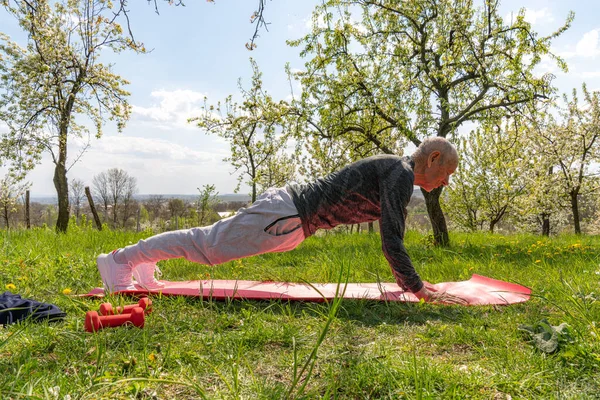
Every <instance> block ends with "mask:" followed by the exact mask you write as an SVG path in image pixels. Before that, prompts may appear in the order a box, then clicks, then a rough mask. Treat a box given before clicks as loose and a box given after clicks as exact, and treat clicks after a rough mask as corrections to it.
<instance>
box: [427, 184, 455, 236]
mask: <svg viewBox="0 0 600 400" xmlns="http://www.w3.org/2000/svg"><path fill="white" fill-rule="evenodd" d="M421 192H422V193H423V196H424V197H425V204H426V205H427V214H428V215H429V220H430V221H431V227H432V228H433V240H434V243H435V244H436V245H438V246H449V245H450V237H449V236H448V227H447V226H446V218H445V217H444V212H443V211H442V207H441V206H440V195H441V194H442V187H439V188H437V189H433V190H432V191H431V192H426V191H425V190H423V189H421Z"/></svg>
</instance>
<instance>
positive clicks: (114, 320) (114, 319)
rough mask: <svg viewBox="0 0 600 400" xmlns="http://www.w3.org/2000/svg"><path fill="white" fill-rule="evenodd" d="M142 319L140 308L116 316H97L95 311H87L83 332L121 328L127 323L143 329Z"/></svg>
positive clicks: (142, 314) (141, 309) (142, 310)
mask: <svg viewBox="0 0 600 400" xmlns="http://www.w3.org/2000/svg"><path fill="white" fill-rule="evenodd" d="M144 318H145V315H144V309H143V308H142V307H134V308H133V309H132V310H131V314H118V315H98V313H97V312H96V311H88V312H87V313H86V314H85V330H86V331H87V332H96V331H97V330H100V329H103V328H108V327H115V326H121V325H125V324H128V323H131V324H133V325H134V326H137V327H138V328H143V327H144Z"/></svg>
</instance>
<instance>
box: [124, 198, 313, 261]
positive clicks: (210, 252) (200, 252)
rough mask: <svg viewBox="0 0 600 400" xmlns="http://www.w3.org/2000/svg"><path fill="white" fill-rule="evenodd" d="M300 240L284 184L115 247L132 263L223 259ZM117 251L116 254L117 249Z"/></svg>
mask: <svg viewBox="0 0 600 400" xmlns="http://www.w3.org/2000/svg"><path fill="white" fill-rule="evenodd" d="M303 240H304V232H303V230H302V223H301V221H300V218H299V216H298V210H297V209H296V207H295V206H294V202H293V200H292V198H291V196H290V195H289V193H288V191H287V190H286V189H285V188H278V189H275V188H271V189H268V190H267V191H266V192H265V193H264V194H262V195H261V196H260V197H259V198H258V199H257V200H256V201H255V202H254V203H253V204H252V205H251V206H249V207H248V208H241V209H240V210H238V212H237V213H236V214H235V215H233V216H231V217H229V218H225V219H222V220H220V221H218V222H216V223H215V224H213V225H211V226H205V227H198V228H191V229H182V230H178V231H173V232H165V233H161V234H159V235H155V236H152V237H149V238H148V239H143V240H140V241H139V242H138V243H137V244H134V245H131V246H127V247H125V248H124V249H121V250H120V251H119V253H121V252H122V253H121V254H123V255H124V256H125V259H126V260H127V261H129V262H131V263H133V265H138V264H141V263H155V262H157V261H160V260H167V259H171V258H180V257H183V258H185V259H186V260H189V261H194V262H197V263H201V264H209V265H215V264H221V263H224V262H226V261H230V260H235V259H238V258H243V257H249V256H253V255H257V254H262V253H269V252H282V251H288V250H292V249H294V248H295V247H296V246H298V245H299V244H300V243H301V242H302V241H303ZM121 254H119V256H120V255H121Z"/></svg>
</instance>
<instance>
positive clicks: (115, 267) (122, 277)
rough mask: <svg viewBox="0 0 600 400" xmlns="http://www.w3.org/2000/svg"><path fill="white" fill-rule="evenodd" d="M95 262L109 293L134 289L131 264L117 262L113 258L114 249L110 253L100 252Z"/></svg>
mask: <svg viewBox="0 0 600 400" xmlns="http://www.w3.org/2000/svg"><path fill="white" fill-rule="evenodd" d="M96 264H97V265H98V271H99V272H100V276H101V277H102V283H104V287H105V288H106V290H108V292H109V293H113V292H120V291H123V290H136V289H135V286H133V281H132V279H131V274H132V271H133V266H132V265H131V263H129V264H118V263H117V262H116V261H115V259H114V251H113V252H112V253H110V254H100V255H99V256H98V258H97V259H96Z"/></svg>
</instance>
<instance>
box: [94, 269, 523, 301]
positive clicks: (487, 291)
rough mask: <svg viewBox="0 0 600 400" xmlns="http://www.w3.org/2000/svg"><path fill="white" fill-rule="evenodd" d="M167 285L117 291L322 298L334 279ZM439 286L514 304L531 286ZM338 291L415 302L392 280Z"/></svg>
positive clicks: (487, 281) (474, 281) (482, 280)
mask: <svg viewBox="0 0 600 400" xmlns="http://www.w3.org/2000/svg"><path fill="white" fill-rule="evenodd" d="M161 282H163V283H164V284H165V285H166V286H165V287H164V288H162V289H160V290H146V289H144V288H142V287H141V286H136V287H137V288H138V289H137V290H128V291H123V292H119V294H127V295H134V296H138V295H146V294H159V293H162V295H163V296H191V297H203V298H205V299H211V298H212V299H215V300H224V299H229V298H235V299H247V300H276V299H282V300H292V301H315V302H322V301H324V300H331V299H333V298H335V294H336V288H337V284H335V283H314V284H306V283H288V282H258V281H234V280H205V281H183V282H169V281H161ZM432 286H433V287H434V288H436V289H438V290H443V291H446V292H448V293H450V294H454V295H457V296H460V297H461V298H463V299H465V300H467V302H468V304H469V305H486V304H490V305H491V304H498V305H505V304H514V303H522V302H524V301H527V300H529V295H530V294H531V289H529V288H527V287H525V286H521V285H518V284H516V283H509V282H504V281H499V280H496V279H491V278H486V277H485V276H481V275H473V276H472V277H471V279H469V280H468V281H462V282H445V283H438V284H436V285H432ZM339 292H340V294H341V293H342V292H344V298H346V299H367V300H379V301H410V302H418V301H419V300H418V299H417V298H416V297H415V295H414V294H412V293H410V292H405V291H403V290H402V289H400V287H399V286H398V285H396V284H395V283H348V284H347V285H346V287H345V291H344V285H343V284H342V285H340V287H339ZM103 295H104V289H102V288H95V289H93V290H92V291H91V292H89V293H88V294H87V295H85V296H97V297H101V296H103Z"/></svg>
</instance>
